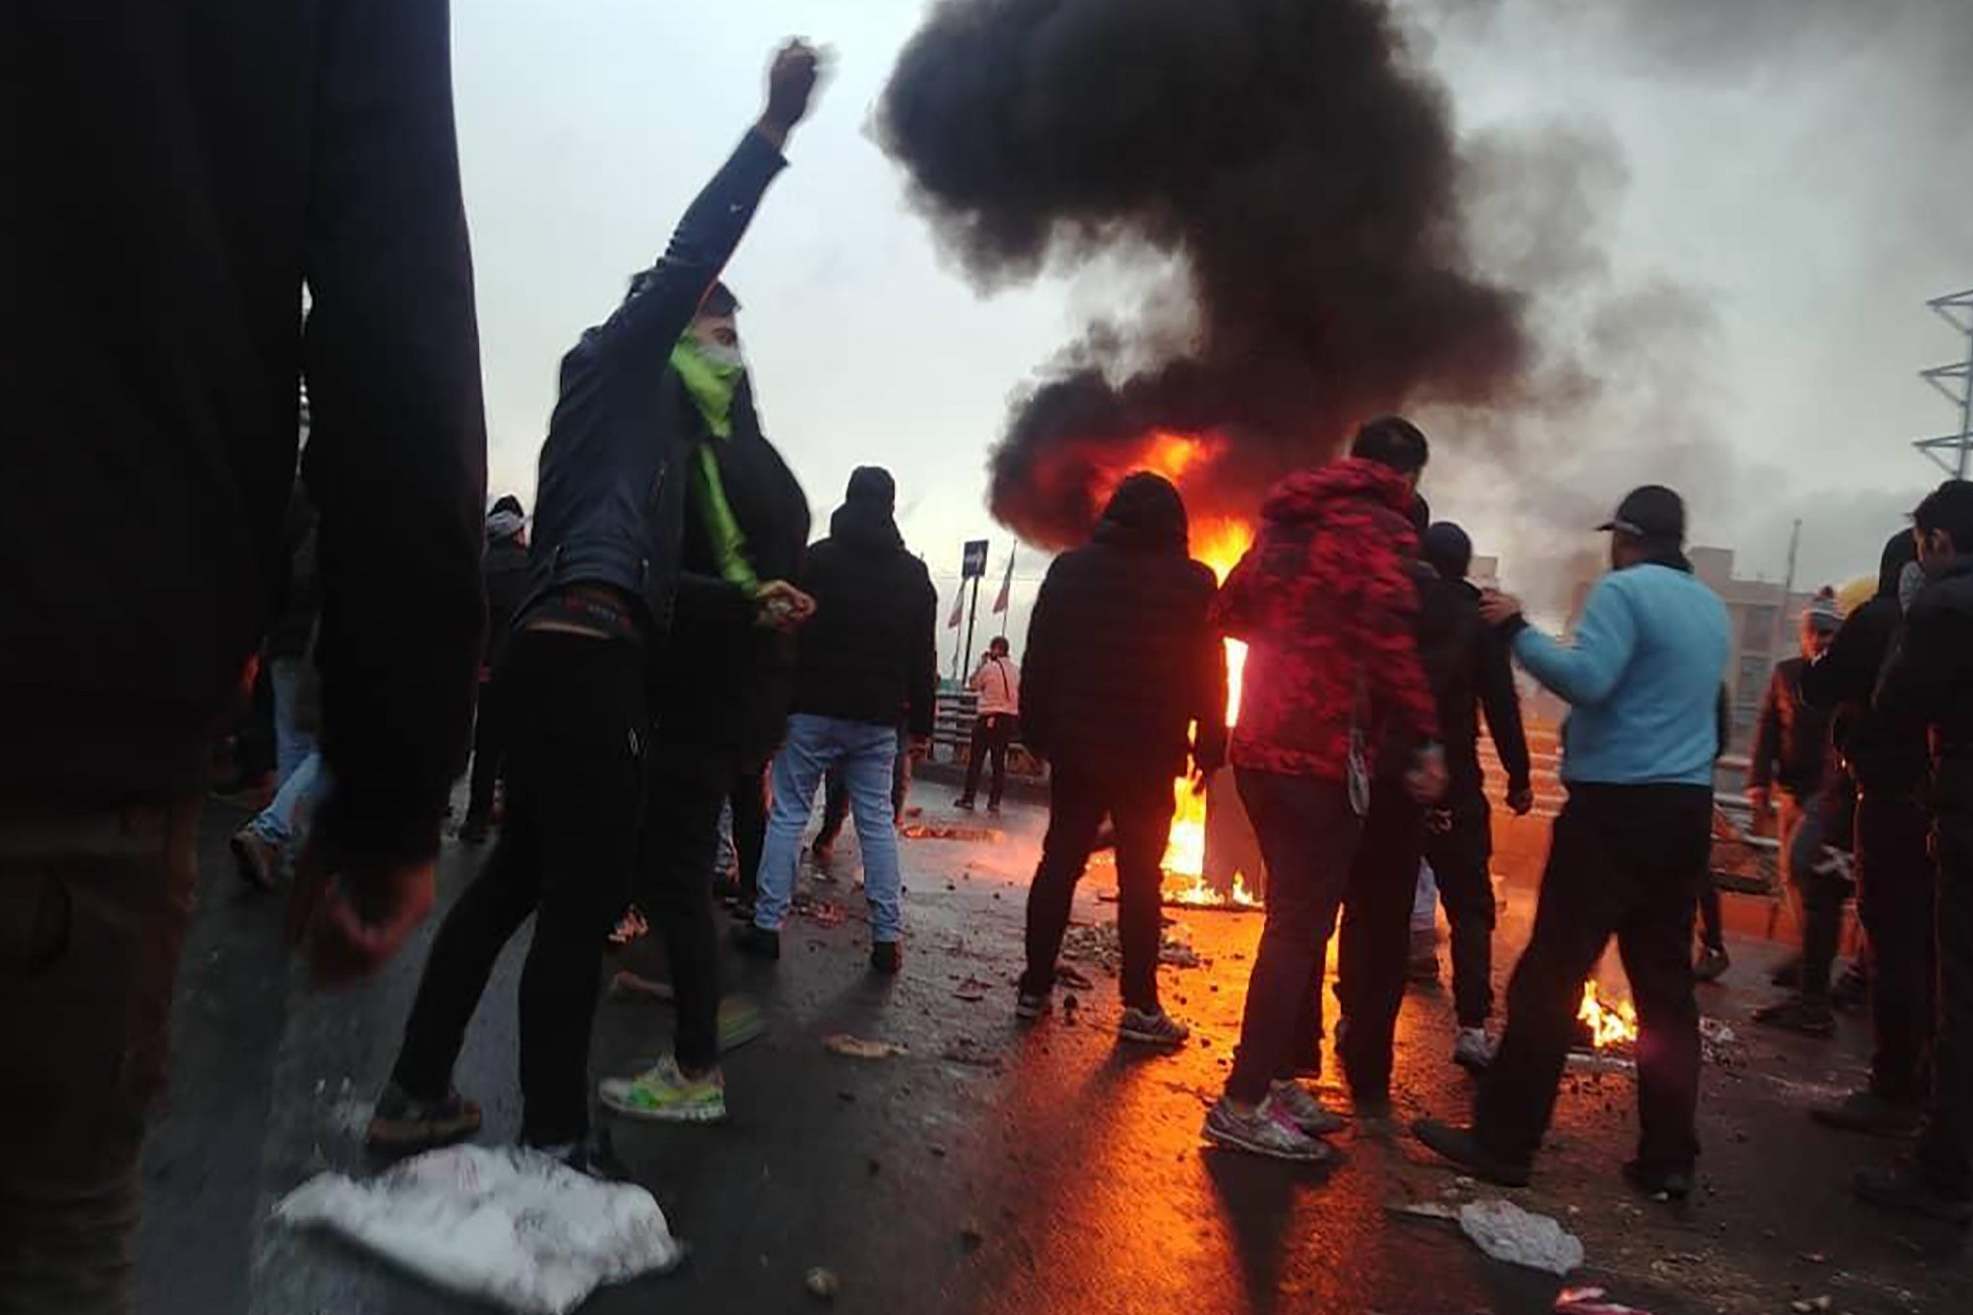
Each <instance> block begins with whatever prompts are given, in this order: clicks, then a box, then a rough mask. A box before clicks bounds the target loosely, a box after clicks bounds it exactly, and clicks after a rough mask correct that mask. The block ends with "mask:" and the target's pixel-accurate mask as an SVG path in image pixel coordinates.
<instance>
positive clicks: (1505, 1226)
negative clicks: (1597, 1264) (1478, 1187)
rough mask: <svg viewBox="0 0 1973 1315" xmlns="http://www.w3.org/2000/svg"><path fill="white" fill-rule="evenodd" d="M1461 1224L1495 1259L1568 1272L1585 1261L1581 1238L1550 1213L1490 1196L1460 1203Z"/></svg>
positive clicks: (1529, 1266) (1462, 1228) (1483, 1249)
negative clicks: (1525, 1208) (1535, 1211)
mask: <svg viewBox="0 0 1973 1315" xmlns="http://www.w3.org/2000/svg"><path fill="white" fill-rule="evenodd" d="M1459 1227H1460V1229H1461V1230H1462V1231H1463V1232H1464V1233H1465V1234H1466V1236H1468V1237H1470V1238H1472V1239H1473V1241H1474V1243H1475V1244H1476V1245H1477V1246H1478V1247H1479V1248H1480V1250H1482V1251H1484V1252H1486V1253H1487V1254H1488V1255H1489V1256H1492V1257H1493V1258H1494V1259H1495V1260H1505V1261H1507V1262H1509V1263H1510V1264H1515V1265H1525V1266H1527V1267H1528V1268H1529V1269H1540V1270H1546V1271H1547V1272H1549V1273H1550V1274H1566V1273H1568V1272H1569V1271H1570V1270H1572V1269H1575V1268H1576V1267H1577V1266H1579V1265H1581V1264H1582V1263H1583V1244H1582V1239H1580V1238H1578V1237H1577V1236H1576V1235H1575V1234H1574V1233H1571V1232H1569V1231H1567V1230H1566V1229H1564V1228H1563V1227H1562V1225H1560V1224H1558V1223H1556V1222H1555V1220H1553V1219H1551V1218H1549V1217H1548V1216H1547V1215H1541V1214H1535V1213H1534V1212H1533V1211H1530V1210H1523V1209H1522V1208H1521V1207H1520V1206H1518V1205H1515V1204H1514V1203H1513V1202H1512V1201H1507V1200H1503V1199H1501V1198H1500V1197H1497V1196H1495V1197H1489V1198H1487V1199H1486V1200H1484V1201H1468V1202H1467V1203H1466V1204H1465V1205H1462V1206H1460V1207H1459Z"/></svg>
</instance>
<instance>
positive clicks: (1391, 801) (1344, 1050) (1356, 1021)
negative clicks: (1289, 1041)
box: [1269, 781, 1425, 1104]
mask: <svg viewBox="0 0 1973 1315" xmlns="http://www.w3.org/2000/svg"><path fill="white" fill-rule="evenodd" d="M1424 845H1425V810H1424V809H1423V808H1421V807H1419V805H1418V804H1416V803H1414V802H1413V801H1412V799H1411V796H1410V795H1408V794H1406V793H1405V790H1404V786H1403V784H1402V783H1401V782H1397V781H1379V782H1377V784H1376V785H1375V786H1374V787H1373V788H1372V789H1371V792H1370V811H1369V812H1368V813H1367V814H1366V815H1365V816H1364V819H1363V835H1362V839H1361V840H1360V841H1359V842H1358V844H1357V847H1356V855H1355V858H1354V859H1353V860H1352V861H1351V863H1350V872H1349V882H1348V885H1347V886H1346V887H1345V889H1344V892H1343V926H1342V940H1341V942H1340V943H1339V944H1338V945H1337V947H1336V998H1337V1000H1338V1002H1339V1003H1341V1005H1342V1008H1343V1016H1344V1017H1345V1018H1347V1019H1349V1022H1350V1025H1349V1027H1348V1028H1347V1029H1346V1030H1345V1032H1344V1034H1343V1038H1342V1042H1341V1044H1340V1045H1339V1046H1338V1047H1337V1050H1338V1052H1339V1056H1340V1058H1341V1059H1342V1061H1343V1072H1344V1074H1345V1076H1347V1077H1348V1078H1349V1083H1350V1094H1351V1095H1352V1096H1354V1097H1355V1098H1356V1100H1357V1101H1358V1102H1359V1103H1360V1104H1363V1103H1381V1102H1383V1101H1386V1100H1389V1099H1390V1095H1391V1046H1392V1042H1393V1038H1394V1037H1395V1035H1396V1032H1397V1023H1398V1010H1399V1009H1400V1008H1402V1007H1403V1005H1404V982H1405V976H1406V973H1407V970H1408V969H1409V968H1410V965H1411V906H1412V904H1413V902H1414V901H1415V899H1416V897H1417V893H1418V859H1419V855H1420V853H1421V851H1422V850H1423V849H1424ZM1269 870H1270V871H1272V870H1273V869H1272V868H1270V869H1269ZM1323 940H1324V942H1325V944H1326V942H1327V940H1328V938H1327V936H1325V937H1324V938H1323ZM1310 985H1311V994H1312V995H1313V996H1314V998H1315V1001H1316V1007H1315V1009H1314V1010H1312V1011H1311V1014H1310V1015H1309V1016H1305V1017H1304V1019H1303V1020H1302V1022H1303V1024H1312V1025H1313V1027H1314V1028H1315V1029H1316V1030H1318V1031H1319V1029H1320V1026H1321V1021H1320V1015H1321V1001H1322V958H1320V957H1319V958H1317V960H1316V962H1315V973H1314V979H1313V981H1312V982H1311V984H1310ZM1319 1044H1320V1040H1319V1037H1318V1036H1317V1035H1314V1034H1312V1033H1298V1035H1297V1037H1296V1041H1295V1053H1296V1054H1297V1055H1298V1056H1300V1055H1305V1054H1307V1053H1309V1052H1310V1051H1312V1050H1314V1049H1315V1048H1316V1047H1317V1046H1318V1045H1319Z"/></svg>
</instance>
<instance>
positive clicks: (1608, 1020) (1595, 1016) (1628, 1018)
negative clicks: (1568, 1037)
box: [1576, 981, 1637, 1053]
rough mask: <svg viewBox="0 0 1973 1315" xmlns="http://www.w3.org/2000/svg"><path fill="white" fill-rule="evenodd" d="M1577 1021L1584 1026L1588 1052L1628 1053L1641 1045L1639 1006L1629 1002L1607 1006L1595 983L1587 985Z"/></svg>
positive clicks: (1577, 1013)
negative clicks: (1638, 1022)
mask: <svg viewBox="0 0 1973 1315" xmlns="http://www.w3.org/2000/svg"><path fill="white" fill-rule="evenodd" d="M1576 1022H1577V1023H1578V1024H1580V1025H1581V1032H1582V1035H1583V1037H1584V1039H1585V1040H1586V1041H1587V1043H1588V1044H1587V1047H1586V1048H1588V1049H1592V1050H1597V1051H1612V1050H1616V1051H1623V1052H1625V1053H1628V1052H1629V1051H1630V1050H1632V1049H1633V1048H1634V1047H1635V1046H1636V1045H1637V1008H1636V1006H1634V1005H1633V1004H1631V1002H1630V1001H1628V1000H1618V1001H1616V1002H1615V1003H1614V1004H1612V1003H1606V1002H1605V1001H1604V999H1603V996H1602V993H1601V992H1600V991H1598V990H1597V987H1596V983H1595V982H1594V981H1588V982H1584V983H1583V998H1582V1005H1581V1007H1579V1008H1578V1009H1577V1010H1576Z"/></svg>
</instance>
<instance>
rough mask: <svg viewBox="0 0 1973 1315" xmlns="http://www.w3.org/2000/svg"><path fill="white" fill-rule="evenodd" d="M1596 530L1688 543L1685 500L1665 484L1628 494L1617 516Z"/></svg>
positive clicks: (1619, 507) (1645, 487)
mask: <svg viewBox="0 0 1973 1315" xmlns="http://www.w3.org/2000/svg"><path fill="white" fill-rule="evenodd" d="M1596 528H1597V529H1599V530H1617V531H1619V532H1621V533H1624V534H1632V535H1635V536H1637V537H1638V538H1640V539H1670V540H1671V541H1673V542H1674V543H1684V542H1685V499H1683V498H1681V497H1679V496H1678V494H1676V493H1674V492H1672V491H1671V490H1670V489H1668V488H1666V487H1665V486H1664V485H1663V484H1646V485H1643V486H1642V487H1640V488H1634V489H1632V490H1631V491H1630V492H1629V493H1626V494H1625V495H1624V500H1623V501H1622V502H1620V503H1618V504H1617V514H1616V515H1614V516H1612V517H1611V518H1610V519H1609V520H1607V521H1604V522H1603V523H1602V524H1601V525H1599V526H1597V527H1596Z"/></svg>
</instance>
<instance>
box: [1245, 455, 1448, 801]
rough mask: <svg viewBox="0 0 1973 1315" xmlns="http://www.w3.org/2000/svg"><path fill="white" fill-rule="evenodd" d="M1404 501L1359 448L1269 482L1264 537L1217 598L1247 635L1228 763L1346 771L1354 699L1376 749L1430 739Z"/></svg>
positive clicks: (1413, 545) (1401, 485) (1394, 481)
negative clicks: (1391, 740) (1388, 741)
mask: <svg viewBox="0 0 1973 1315" xmlns="http://www.w3.org/2000/svg"><path fill="white" fill-rule="evenodd" d="M1410 502H1411V493H1410V491H1409V490H1408V489H1407V488H1406V486H1405V482H1404V479H1403V477H1402V476H1400V475H1398V474H1397V473H1396V472H1395V471H1393V470H1391V469H1390V468H1389V467H1386V466H1382V465H1379V464H1377V463H1376V462H1372V461H1364V460H1360V459H1357V458H1346V459H1344V460H1341V461H1335V462H1332V463H1330V464H1329V465H1327V466H1323V467H1320V468H1319V469H1316V470H1305V471H1299V472H1297V473H1295V474H1293V475H1290V476H1288V477H1287V478H1286V479H1284V480H1282V481H1281V482H1280V483H1279V484H1277V485H1275V486H1274V488H1273V490H1271V491H1270V492H1269V493H1268V495H1267V500H1266V502H1264V503H1263V504H1262V506H1261V518H1262V520H1261V529H1260V534H1259V535H1258V536H1257V537H1256V538H1255V540H1254V546H1253V547H1252V548H1250V549H1249V550H1248V551H1247V555H1246V556H1245V557H1243V558H1241V559H1240V564H1239V565H1238V566H1236V567H1234V568H1233V573H1232V574H1231V575H1229V576H1228V577H1227V579H1226V584H1225V586H1224V587H1223V588H1222V589H1221V590H1220V592H1219V597H1218V599H1217V601H1216V602H1215V603H1214V604H1213V621H1214V623H1215V624H1216V625H1217V626H1218V627H1219V628H1220V629H1221V630H1222V631H1223V632H1224V633H1226V634H1227V635H1230V636H1232V637H1233V638H1235V639H1240V640H1245V641H1246V643H1247V645H1248V651H1247V665H1246V671H1245V675H1244V676H1243V678H1242V682H1241V683H1242V690H1243V693H1242V694H1241V703H1240V722H1239V725H1238V726H1236V727H1235V728H1234V730H1233V736H1232V745H1231V757H1232V761H1233V764H1234V765H1235V766H1237V767H1252V768H1258V769H1260V770H1262V771H1270V772H1281V773H1284V774H1287V775H1290V776H1319V777H1324V778H1327V779H1332V780H1342V779H1344V777H1345V776H1346V775H1347V770H1348V769H1347V763H1348V759H1349V743H1350V724H1351V720H1352V710H1353V709H1354V708H1355V707H1357V706H1358V704H1359V700H1361V706H1362V708H1363V711H1362V713H1361V717H1362V722H1361V725H1362V729H1363V732H1364V740H1365V743H1366V744H1367V745H1369V746H1371V751H1372V752H1373V753H1374V751H1375V746H1377V745H1378V744H1379V743H1381V742H1383V740H1384V737H1385V736H1386V735H1387V734H1388V735H1395V736H1398V737H1400V738H1403V739H1408V740H1410V741H1412V742H1415V743H1424V742H1426V741H1428V740H1434V739H1436V738H1437V737H1438V713H1437V710H1436V708H1435V706H1434V704H1433V701H1432V691H1431V687H1430V686H1429V685H1428V684H1427V683H1426V680H1425V671H1424V668H1423V667H1422V666H1421V665H1420V663H1419V660H1418V645H1417V640H1416V624H1417V619H1418V592H1417V589H1416V587H1415V586H1414V585H1413V583H1412V580H1411V575H1410V572H1409V570H1408V568H1407V563H1408V560H1409V559H1410V557H1411V556H1412V555H1413V554H1414V553H1415V552H1416V551H1417V536H1416V535H1415V534H1414V533H1413V532H1412V528H1411V522H1410V520H1409V519H1408V517H1407V516H1406V515H1405V511H1406V508H1408V507H1409V505H1410Z"/></svg>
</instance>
